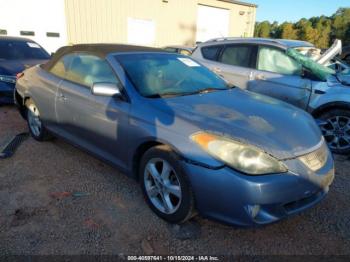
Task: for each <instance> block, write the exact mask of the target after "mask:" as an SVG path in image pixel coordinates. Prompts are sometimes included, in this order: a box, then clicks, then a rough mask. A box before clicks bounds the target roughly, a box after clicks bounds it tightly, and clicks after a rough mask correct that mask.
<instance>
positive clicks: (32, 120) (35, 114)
mask: <svg viewBox="0 0 350 262" xmlns="http://www.w3.org/2000/svg"><path fill="white" fill-rule="evenodd" d="M26 112H27V123H28V128H29V131H30V134H31V135H32V137H33V138H34V139H35V140H37V141H44V140H47V139H49V138H50V137H51V136H50V134H49V133H48V131H47V130H46V128H45V127H44V125H43V123H42V122H41V120H40V112H39V109H38V108H37V106H36V105H35V103H34V101H33V100H31V99H29V100H28V101H27V102H26Z"/></svg>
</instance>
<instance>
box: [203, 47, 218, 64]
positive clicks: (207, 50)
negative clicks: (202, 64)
mask: <svg viewBox="0 0 350 262" xmlns="http://www.w3.org/2000/svg"><path fill="white" fill-rule="evenodd" d="M220 49H221V46H219V45H214V46H206V47H202V49H201V51H202V55H203V57H204V58H205V59H208V60H213V61H216V60H217V57H218V54H219V51H220Z"/></svg>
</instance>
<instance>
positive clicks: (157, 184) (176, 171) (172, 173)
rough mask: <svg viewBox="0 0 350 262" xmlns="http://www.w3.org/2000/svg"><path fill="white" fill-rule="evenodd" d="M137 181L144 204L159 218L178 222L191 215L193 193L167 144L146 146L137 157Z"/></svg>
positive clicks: (175, 156)
mask: <svg viewBox="0 0 350 262" xmlns="http://www.w3.org/2000/svg"><path fill="white" fill-rule="evenodd" d="M139 172H140V174H139V175H140V183H141V187H142V191H143V194H144V197H145V200H146V202H147V204H148V205H149V206H150V208H151V209H152V210H153V211H154V212H155V213H156V214H157V215H158V216H159V217H161V218H163V219H165V220H166V221H168V222H171V223H182V222H185V221H187V220H188V219H190V218H191V217H192V216H193V215H194V197H193V193H192V190H191V186H190V183H189V181H188V178H187V175H186V174H185V172H184V170H183V168H182V165H181V162H180V160H179V159H178V157H177V155H176V154H175V153H174V152H173V151H171V149H170V148H169V147H167V146H156V147H154V148H151V149H150V150H148V151H147V152H146V153H145V154H144V156H143V157H142V160H141V167H140V171H139Z"/></svg>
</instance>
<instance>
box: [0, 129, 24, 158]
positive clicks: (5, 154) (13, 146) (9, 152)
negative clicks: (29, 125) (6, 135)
mask: <svg viewBox="0 0 350 262" xmlns="http://www.w3.org/2000/svg"><path fill="white" fill-rule="evenodd" d="M28 137H29V133H20V134H18V135H16V136H14V137H13V138H12V139H11V140H10V141H9V142H8V143H7V145H6V146H5V147H4V148H3V149H2V151H1V152H0V159H5V158H9V157H11V156H13V154H14V153H15V152H16V150H17V148H18V147H19V145H20V144H21V143H22V142H23V141H24V140H26V139H27V138H28Z"/></svg>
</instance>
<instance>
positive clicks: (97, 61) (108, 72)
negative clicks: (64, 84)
mask: <svg viewBox="0 0 350 262" xmlns="http://www.w3.org/2000/svg"><path fill="white" fill-rule="evenodd" d="M66 79H67V80H69V81H72V82H75V83H77V84H81V85H84V86H88V87H91V86H92V85H93V84H94V83H99V82H100V83H101V82H106V83H115V84H117V83H118V80H117V78H116V76H115V74H114V72H113V70H112V68H111V67H110V66H109V64H108V63H107V61H106V60H104V59H101V58H99V57H97V56H93V55H88V54H79V55H76V56H74V59H73V61H72V64H71V66H70V69H69V70H68V72H67V74H66Z"/></svg>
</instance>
